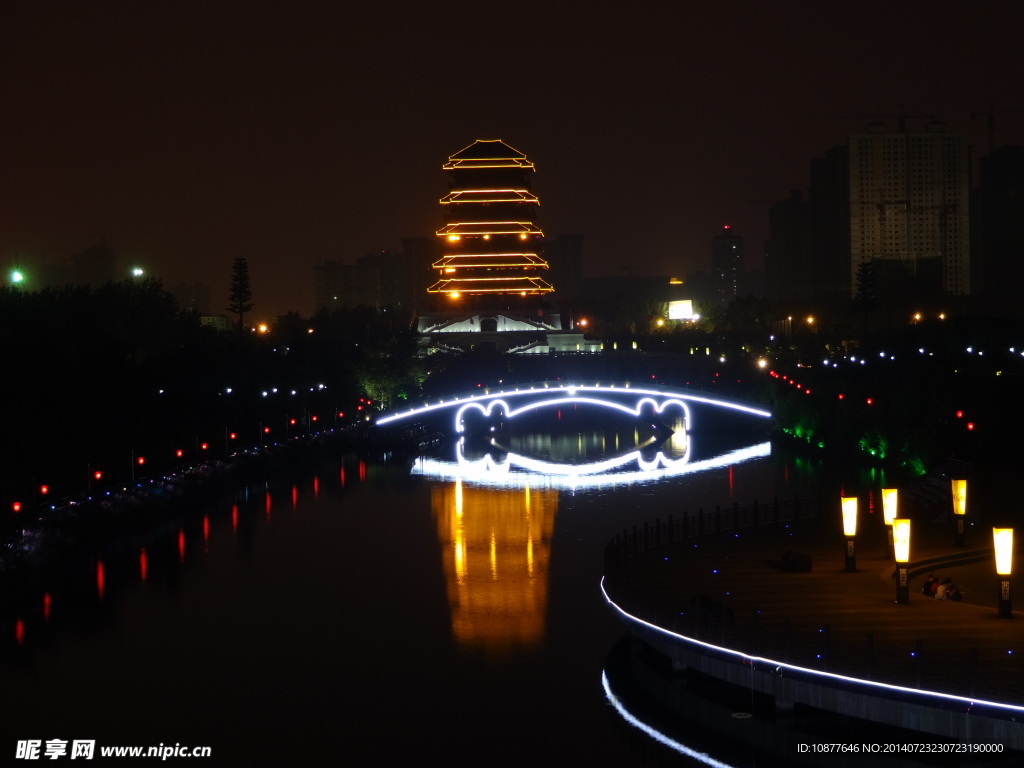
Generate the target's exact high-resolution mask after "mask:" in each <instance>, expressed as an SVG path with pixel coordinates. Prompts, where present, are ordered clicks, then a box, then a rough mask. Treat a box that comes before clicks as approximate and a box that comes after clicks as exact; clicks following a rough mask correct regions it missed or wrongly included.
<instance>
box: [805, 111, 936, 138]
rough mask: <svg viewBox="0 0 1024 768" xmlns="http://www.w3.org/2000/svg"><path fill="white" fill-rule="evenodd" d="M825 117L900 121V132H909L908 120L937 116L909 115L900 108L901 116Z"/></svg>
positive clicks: (831, 116)
mask: <svg viewBox="0 0 1024 768" xmlns="http://www.w3.org/2000/svg"><path fill="white" fill-rule="evenodd" d="M823 117H826V118H830V119H833V120H898V121H899V123H898V125H899V132H900V133H906V132H907V120H934V119H935V115H908V114H907V112H906V110H905V109H903V107H902V105H901V106H900V111H899V114H896V115H880V114H878V113H877V112H876V113H871V114H865V115H824V116H823Z"/></svg>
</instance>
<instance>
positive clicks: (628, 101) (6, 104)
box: [0, 0, 1024, 318]
mask: <svg viewBox="0 0 1024 768" xmlns="http://www.w3.org/2000/svg"><path fill="white" fill-rule="evenodd" d="M12 5H14V4H10V3H7V4H4V10H2V11H0V70H2V73H3V75H2V80H0V117H2V123H0V126H2V127H0V264H3V265H10V264H13V263H16V262H18V261H21V262H23V263H33V262H38V261H39V260H40V259H44V260H45V261H47V262H54V263H57V262H65V261H67V260H69V258H70V256H71V254H73V253H74V252H76V251H79V250H81V249H83V248H85V247H87V246H90V245H95V244H97V243H99V242H100V237H101V236H105V238H106V242H107V244H108V245H110V246H112V247H113V248H114V249H115V250H116V251H117V252H118V254H119V255H120V256H121V257H122V258H124V259H125V260H135V261H138V262H139V263H142V264H143V265H144V266H146V268H147V269H148V271H149V273H150V274H152V275H155V276H158V277H160V278H161V279H162V280H163V281H164V284H165V285H168V286H172V285H175V284H178V283H182V282H203V283H206V284H208V285H209V286H210V288H211V299H212V301H211V303H212V305H213V306H212V307H211V309H212V310H213V311H214V312H219V311H221V310H223V308H224V307H225V306H226V304H227V293H228V286H229V282H230V273H231V262H232V259H234V258H236V257H239V256H244V257H246V258H248V259H249V264H250V272H251V276H252V283H253V292H254V302H255V313H254V314H255V315H257V316H260V317H267V318H270V317H273V316H275V315H277V314H280V313H283V312H286V311H288V310H297V311H299V312H302V313H303V314H308V313H310V312H312V310H313V276H312V269H311V266H312V265H313V264H314V263H315V262H316V261H317V260H320V259H342V260H343V261H346V262H349V263H351V262H353V261H354V260H355V259H356V258H358V257H359V256H362V255H364V254H365V253H368V252H369V251H371V250H373V249H382V248H388V249H393V250H398V249H400V247H401V238H402V237H406V236H432V235H433V233H434V231H435V230H436V229H437V228H438V227H440V226H441V215H440V206H439V205H438V204H437V200H438V198H439V197H440V196H441V195H442V194H443V193H444V181H445V180H444V175H443V173H442V171H441V165H442V163H443V162H444V161H445V160H446V159H447V157H448V156H449V155H451V154H453V153H454V152H456V151H457V150H459V149H461V148H462V147H464V146H466V145H467V144H470V143H471V142H472V141H473V140H475V139H478V138H501V139H503V140H505V141H506V142H507V143H508V144H510V145H511V146H513V147H515V148H517V149H519V150H521V151H523V152H525V153H526V154H527V155H528V156H529V158H530V159H531V160H533V161H534V162H535V163H536V165H537V174H536V177H535V185H534V189H535V191H536V192H537V194H538V195H539V196H540V199H541V216H542V218H541V221H540V224H541V226H542V228H543V229H544V230H545V232H546V233H547V234H560V233H582V234H583V235H584V254H585V264H584V272H585V274H587V275H614V274H620V270H621V268H622V267H623V266H624V265H625V264H626V263H627V262H628V263H630V264H631V266H632V270H633V272H634V274H665V275H678V276H682V275H685V274H686V273H688V272H691V271H695V270H699V269H707V268H708V267H709V261H710V240H711V238H712V237H713V236H714V235H715V234H716V233H717V232H718V231H719V229H720V227H721V226H722V225H723V224H726V223H728V224H731V225H732V227H733V229H734V231H735V232H736V233H738V234H741V235H744V236H745V237H746V238H747V252H748V254H749V255H750V261H751V262H752V264H751V266H753V267H754V268H757V267H759V266H760V252H761V244H762V242H763V240H764V238H765V237H766V235H767V216H768V206H769V204H770V202H772V201H777V200H780V199H782V198H784V197H785V196H786V195H787V194H788V192H789V190H790V189H794V188H806V186H807V184H808V180H809V170H808V167H809V161H810V160H811V158H813V157H817V156H819V155H821V153H823V152H824V151H825V150H826V149H827V148H829V147H831V146H834V145H838V144H842V143H844V142H845V138H846V136H847V135H848V134H849V133H851V132H858V131H860V130H861V129H862V128H863V127H864V126H865V125H866V124H867V122H869V121H870V120H871V119H872V118H876V117H884V116H887V115H891V116H895V115H896V114H898V113H899V112H900V111H901V109H905V111H906V113H907V114H909V115H935V116H936V117H938V118H939V119H942V120H944V121H946V122H947V123H948V124H949V129H950V130H954V131H959V132H968V133H969V135H970V137H971V143H972V144H973V146H974V157H975V158H977V157H980V156H983V155H985V154H987V153H988V138H987V131H986V119H985V117H980V118H975V119H972V118H971V114H972V113H977V112H983V111H987V110H988V109H989V105H990V104H991V105H993V107H994V110H995V111H996V112H997V113H999V112H1003V113H1002V114H996V116H995V121H996V134H995V136H996V144H997V145H1000V144H1006V143H1024V52H1022V44H1021V39H1022V38H1021V31H1022V29H1024V3H1020V2H1016V1H1015V0H1000V1H998V2H992V1H987V0H980V1H978V2H966V1H965V0H959V1H957V2H953V1H952V0H913V1H908V0H889V1H888V2H876V1H875V0H869V1H868V2H862V3H849V4H842V5H840V4H838V3H832V2H789V3H787V2H782V3H752V2H727V1H726V2H716V3H711V4H707V5H705V6H702V7H696V6H695V4H693V3H681V2H643V0H639V1H636V2H630V3H623V4H619V5H611V4H599V3H593V2H588V3H575V2H574V3H569V2H554V1H552V0H549V2H538V3H534V2H529V1H524V2H514V3H513V2H510V3H496V2H467V3H461V2H451V3H430V2H405V1H404V0H398V2H391V3H365V4H363V5H356V4H354V3H351V2H333V3H328V2H288V3H283V2H281V3H277V2H259V3H256V2H253V3H237V2H230V3H229V2H203V3H193V2H188V1H186V2H143V3H140V2H131V3H120V2H96V3H79V2H75V3H71V2H66V3H60V2H58V3H53V2H31V3H19V4H17V6H18V7H16V8H14V9H12V8H11V6H12ZM602 8H604V9H605V10H599V9H602ZM890 122H891V123H892V124H893V125H895V120H892V121H890ZM924 122H925V121H924V120H923V119H911V120H909V121H908V125H909V126H910V127H911V128H912V129H916V128H921V127H923V125H924Z"/></svg>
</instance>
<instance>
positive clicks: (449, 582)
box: [411, 406, 770, 656]
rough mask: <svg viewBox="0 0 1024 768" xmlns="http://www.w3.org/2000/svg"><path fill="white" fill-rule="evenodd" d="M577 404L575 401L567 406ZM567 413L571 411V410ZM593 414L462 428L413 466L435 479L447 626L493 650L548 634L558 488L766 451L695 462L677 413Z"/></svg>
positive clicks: (641, 478) (519, 646) (696, 467)
mask: <svg viewBox="0 0 1024 768" xmlns="http://www.w3.org/2000/svg"><path fill="white" fill-rule="evenodd" d="M570 408H572V409H575V406H570ZM567 415H568V414H567ZM593 425H594V422H593V420H592V418H590V417H589V416H588V417H587V418H585V419H583V420H577V419H573V418H566V419H565V420H563V421H562V423H561V426H560V427H558V428H556V429H548V430H537V431H532V430H525V429H523V428H522V427H520V426H519V425H518V424H517V426H516V428H515V429H505V428H502V429H501V430H500V431H498V432H496V433H495V435H496V436H495V437H489V436H483V435H480V434H479V433H477V436H475V437H474V436H467V435H463V436H461V437H459V438H457V439H455V440H453V441H451V442H449V443H448V444H447V445H446V446H445V447H444V448H442V449H441V450H440V451H439V453H440V455H437V456H421V457H420V458H418V459H416V460H415V461H414V463H413V466H412V470H411V471H412V474H414V475H420V476H425V477H428V478H432V479H434V480H437V481H439V482H437V483H436V484H435V485H434V486H433V488H432V490H431V509H432V513H433V518H434V521H435V524H436V525H437V530H438V540H439V542H440V544H441V547H442V552H443V555H442V557H443V565H444V574H445V580H446V587H447V594H448V603H449V606H450V618H451V629H452V635H453V637H454V638H455V639H456V641H457V642H458V643H459V644H460V645H461V646H463V647H465V648H469V649H473V650H475V651H479V652H481V653H483V654H486V655H489V656H501V655H507V654H510V653H514V652H517V651H522V650H529V649H533V648H536V647H537V646H539V645H540V644H541V642H542V641H543V639H544V635H545V617H546V611H547V601H548V572H549V562H550V554H551V553H550V545H551V538H552V535H553V531H554V525H555V516H556V514H557V512H558V508H559V495H560V493H562V492H563V491H569V492H573V491H575V490H577V489H583V488H588V487H610V486H617V485H622V484H634V483H644V482H654V481H658V480H662V479H664V478H667V477H672V476H675V475H679V474H682V473H684V472H690V471H700V470H702V469H709V468H713V467H720V466H726V465H731V464H735V463H738V462H740V461H744V460H746V459H750V458H756V457H759V456H765V455H768V453H769V451H770V447H769V444H768V443H761V444H757V445H750V446H746V447H743V448H740V449H736V450H732V451H728V452H724V453H722V454H720V455H718V456H712V457H709V458H705V459H701V460H698V461H691V456H692V455H693V452H692V451H693V440H692V439H691V437H690V436H689V434H688V433H687V431H686V424H685V421H684V419H683V417H682V415H681V414H680V415H679V416H678V417H677V418H676V419H675V420H674V421H672V422H671V426H670V427H668V428H667V436H666V435H665V430H655V431H654V432H653V433H652V431H651V430H650V429H644V428H642V425H638V424H637V423H636V422H635V421H632V420H631V421H623V422H620V423H618V424H617V425H615V426H614V427H613V426H612V425H611V424H609V423H608V422H607V421H606V422H605V423H604V424H603V425H602V426H601V427H600V428H595V427H594V426H593Z"/></svg>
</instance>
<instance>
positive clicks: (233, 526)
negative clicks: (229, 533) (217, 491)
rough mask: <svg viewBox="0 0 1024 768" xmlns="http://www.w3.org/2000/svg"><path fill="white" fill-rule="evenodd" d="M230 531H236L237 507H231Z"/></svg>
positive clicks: (234, 505) (235, 505) (233, 505)
mask: <svg viewBox="0 0 1024 768" xmlns="http://www.w3.org/2000/svg"><path fill="white" fill-rule="evenodd" d="M231 530H233V531H237V530H238V505H237V504H232V505H231Z"/></svg>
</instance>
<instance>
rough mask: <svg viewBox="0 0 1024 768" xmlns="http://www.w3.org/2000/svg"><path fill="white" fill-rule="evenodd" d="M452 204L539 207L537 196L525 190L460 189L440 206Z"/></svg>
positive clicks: (443, 198) (446, 198) (442, 199)
mask: <svg viewBox="0 0 1024 768" xmlns="http://www.w3.org/2000/svg"><path fill="white" fill-rule="evenodd" d="M452 203H456V204H458V203H529V204H531V205H540V200H538V199H537V196H536V195H534V194H533V193H531V192H529V191H528V190H525V189H462V190H458V191H456V192H449V193H448V194H447V195H445V196H444V197H442V198H441V205H450V204H452Z"/></svg>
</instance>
